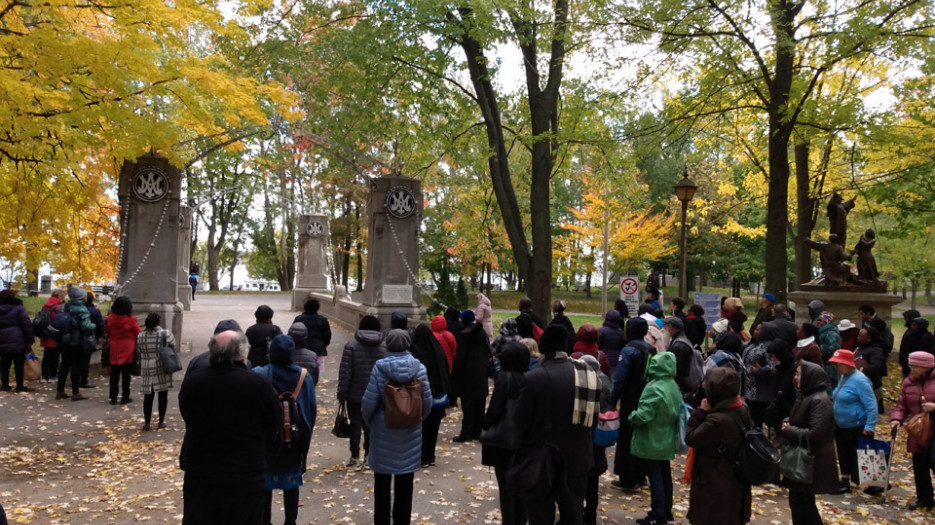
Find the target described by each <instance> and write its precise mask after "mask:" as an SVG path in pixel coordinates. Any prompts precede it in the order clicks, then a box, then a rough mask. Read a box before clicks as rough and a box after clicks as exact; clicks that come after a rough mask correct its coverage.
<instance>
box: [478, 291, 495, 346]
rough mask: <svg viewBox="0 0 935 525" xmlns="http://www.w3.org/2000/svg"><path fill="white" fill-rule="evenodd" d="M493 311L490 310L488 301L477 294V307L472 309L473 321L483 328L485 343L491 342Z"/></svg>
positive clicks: (483, 296) (485, 297)
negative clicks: (485, 336) (485, 337)
mask: <svg viewBox="0 0 935 525" xmlns="http://www.w3.org/2000/svg"><path fill="white" fill-rule="evenodd" d="M492 315H493V310H491V309H490V299H488V298H487V296H485V295H483V294H477V307H476V308H475V309H474V320H475V321H477V323H479V324H480V325H481V326H483V327H484V332H486V333H487V341H493V319H492V317H491V316H492Z"/></svg>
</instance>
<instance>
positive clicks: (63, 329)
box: [45, 304, 75, 343]
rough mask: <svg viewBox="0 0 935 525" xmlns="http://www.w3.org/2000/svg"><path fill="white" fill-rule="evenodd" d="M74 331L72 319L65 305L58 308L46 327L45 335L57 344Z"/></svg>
mask: <svg viewBox="0 0 935 525" xmlns="http://www.w3.org/2000/svg"><path fill="white" fill-rule="evenodd" d="M74 329H75V324H74V317H72V315H71V310H70V309H69V308H68V305H67V304H66V305H65V306H64V307H62V308H60V309H59V310H58V312H57V313H56V314H55V317H53V318H52V320H51V321H50V322H49V324H48V326H46V329H45V333H46V334H47V335H48V336H49V337H51V338H52V339H54V340H55V342H57V343H61V342H62V341H64V340H65V339H66V338H67V337H68V336H69V335H71V333H72V331H73V330H74Z"/></svg>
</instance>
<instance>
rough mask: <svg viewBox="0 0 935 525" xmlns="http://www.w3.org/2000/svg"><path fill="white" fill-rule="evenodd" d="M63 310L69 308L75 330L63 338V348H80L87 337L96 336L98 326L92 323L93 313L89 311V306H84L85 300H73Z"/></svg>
mask: <svg viewBox="0 0 935 525" xmlns="http://www.w3.org/2000/svg"><path fill="white" fill-rule="evenodd" d="M63 308H67V309H68V312H69V313H70V314H71V324H72V327H73V330H72V331H71V332H69V333H68V335H66V336H63V337H62V346H63V347H70V348H79V347H80V346H81V343H82V341H83V340H84V339H85V338H86V337H87V336H89V335H92V334H94V332H95V331H96V330H97V325H95V324H94V323H93V322H92V321H91V312H89V311H88V306H87V305H86V304H84V300H83V299H72V300H70V301H68V302H67V303H66V304H65V306H63Z"/></svg>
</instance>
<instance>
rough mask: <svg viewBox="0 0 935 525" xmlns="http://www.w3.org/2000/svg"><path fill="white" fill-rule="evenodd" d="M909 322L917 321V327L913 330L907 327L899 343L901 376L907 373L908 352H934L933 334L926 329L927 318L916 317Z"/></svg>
mask: <svg viewBox="0 0 935 525" xmlns="http://www.w3.org/2000/svg"><path fill="white" fill-rule="evenodd" d="M911 323H918V325H919V328H918V329H917V330H913V329H912V328H908V327H907V328H906V333H904V334H903V338H902V340H901V341H900V343H899V367H900V368H901V369H902V372H903V377H906V376H908V375H909V354H911V353H913V352H916V351H919V350H921V351H923V352H928V353H930V354H935V336H933V335H932V333H931V332H929V331H928V327H929V321H928V319H926V318H924V317H917V318H915V319H913V320H912V321H911V322H910V324H911Z"/></svg>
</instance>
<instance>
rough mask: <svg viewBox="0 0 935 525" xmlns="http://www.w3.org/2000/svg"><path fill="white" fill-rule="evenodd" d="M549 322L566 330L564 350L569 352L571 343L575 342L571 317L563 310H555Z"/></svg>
mask: <svg viewBox="0 0 935 525" xmlns="http://www.w3.org/2000/svg"><path fill="white" fill-rule="evenodd" d="M549 324H557V325H559V326H561V327H564V328H565V330H567V331H568V339H566V340H565V341H566V342H567V344H566V350H567V351H568V352H571V348H572V344H573V343H574V342H575V326H574V325H573V324H571V319H569V318H568V316H567V315H565V313H564V312H556V313H555V315H554V316H553V317H552V320H551V321H549Z"/></svg>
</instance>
